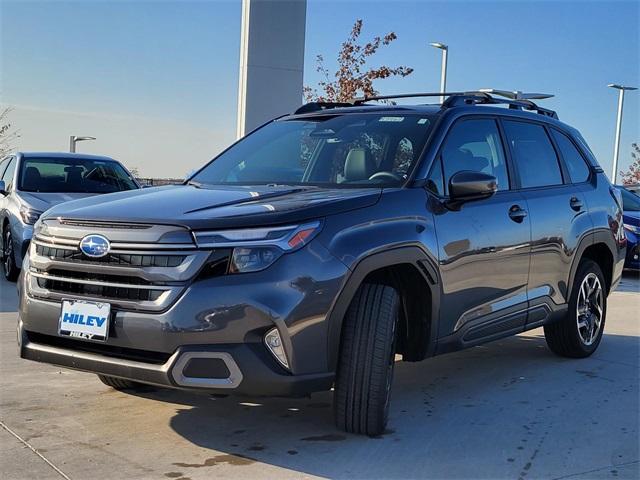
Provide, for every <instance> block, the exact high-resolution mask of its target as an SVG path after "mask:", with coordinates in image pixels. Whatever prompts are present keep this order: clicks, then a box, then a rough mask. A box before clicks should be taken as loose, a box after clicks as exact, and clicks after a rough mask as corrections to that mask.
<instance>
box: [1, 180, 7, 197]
mask: <svg viewBox="0 0 640 480" xmlns="http://www.w3.org/2000/svg"><path fill="white" fill-rule="evenodd" d="M6 194H7V186H6V185H5V183H4V180H0V195H6Z"/></svg>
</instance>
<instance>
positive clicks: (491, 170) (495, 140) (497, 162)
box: [442, 119, 509, 190]
mask: <svg viewBox="0 0 640 480" xmlns="http://www.w3.org/2000/svg"><path fill="white" fill-rule="evenodd" d="M442 164H443V168H444V181H445V188H446V186H447V185H448V184H449V179H450V178H451V176H452V175H453V174H455V173H457V172H459V171H461V170H472V171H476V172H483V173H488V174H489V175H493V176H494V177H496V179H497V181H498V190H508V189H509V176H508V174H507V165H506V162H505V156H504V151H503V149H502V142H501V140H500V134H499V133H498V126H497V124H496V122H495V121H494V120H491V119H478V120H464V121H461V122H458V123H456V124H455V125H454V126H453V127H452V128H451V130H450V131H449V134H448V135H447V139H446V140H445V145H444V147H443V149H442Z"/></svg>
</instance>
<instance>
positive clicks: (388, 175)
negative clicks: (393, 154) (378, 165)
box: [369, 172, 402, 182]
mask: <svg viewBox="0 0 640 480" xmlns="http://www.w3.org/2000/svg"><path fill="white" fill-rule="evenodd" d="M369 180H387V181H389V180H390V181H394V182H402V177H401V176H400V175H397V174H395V173H393V172H377V173H374V174H373V175H371V176H370V177H369Z"/></svg>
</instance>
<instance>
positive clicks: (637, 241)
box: [620, 185, 640, 270]
mask: <svg viewBox="0 0 640 480" xmlns="http://www.w3.org/2000/svg"><path fill="white" fill-rule="evenodd" d="M620 190H621V192H622V210H623V217H622V221H623V225H624V229H625V233H626V235H627V258H626V260H625V262H624V268H628V269H630V270H640V197H639V196H638V195H636V194H635V193H632V192H631V191H629V190H628V189H627V186H626V185H623V186H620Z"/></svg>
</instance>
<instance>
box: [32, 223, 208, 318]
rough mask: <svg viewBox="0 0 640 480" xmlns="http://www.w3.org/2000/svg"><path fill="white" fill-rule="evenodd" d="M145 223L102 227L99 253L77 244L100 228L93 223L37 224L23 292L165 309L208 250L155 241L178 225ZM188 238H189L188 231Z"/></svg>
mask: <svg viewBox="0 0 640 480" xmlns="http://www.w3.org/2000/svg"><path fill="white" fill-rule="evenodd" d="M148 227H149V228H145V229H137V230H136V229H131V230H129V231H127V230H126V229H114V230H112V231H111V232H106V231H105V232H104V233H105V234H106V236H107V238H108V239H109V240H110V241H111V248H110V250H109V252H108V254H107V255H106V256H105V257H103V258H102V259H92V258H89V257H86V256H85V255H84V254H83V253H82V252H81V250H80V241H81V239H82V238H84V236H86V235H87V234H92V233H94V232H95V231H99V230H100V229H99V228H96V229H95V230H93V228H94V225H93V224H92V225H91V226H86V227H84V228H83V227H79V226H76V225H68V226H67V225H66V224H64V222H62V221H61V220H54V221H53V222H50V225H49V226H48V227H46V228H43V229H41V230H39V229H37V230H36V232H35V235H34V237H33V240H32V241H31V247H30V249H29V257H28V262H27V265H28V268H26V272H25V273H26V274H27V293H28V294H29V296H31V297H34V298H39V299H42V300H48V301H55V302H60V301H62V300H64V299H68V298H78V299H82V300H88V301H96V302H107V303H110V304H111V305H112V306H113V307H114V308H115V309H116V310H134V311H151V312H160V311H164V310H166V309H167V308H169V307H170V306H171V305H173V304H174V303H175V301H176V300H177V299H178V298H179V297H180V296H181V295H182V294H183V293H184V291H185V290H186V289H187V287H188V285H189V283H190V282H191V280H192V279H193V278H195V277H196V275H197V274H198V273H199V272H200V270H201V269H202V267H203V266H204V265H205V264H206V262H207V259H208V258H209V256H210V254H211V252H210V251H209V250H205V249H198V247H197V246H196V245H195V243H159V241H160V239H161V238H162V237H163V236H164V235H166V234H167V232H169V233H171V232H173V231H176V228H178V227H171V226H167V225H157V226H154V225H151V226H148ZM112 237H113V238H112ZM189 238H190V239H192V238H193V237H192V236H191V233H190V232H189ZM154 239H155V240H154ZM167 240H169V241H171V240H174V238H167ZM175 240H178V241H180V242H182V241H183V239H182V238H179V239H178V238H177V237H176V238H175ZM165 257H167V258H165ZM168 257H171V258H168ZM178 262H179V263H178Z"/></svg>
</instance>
